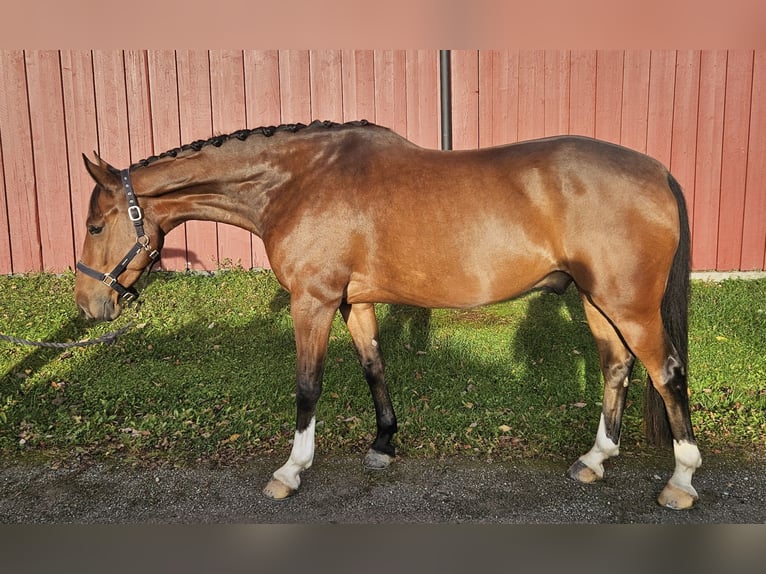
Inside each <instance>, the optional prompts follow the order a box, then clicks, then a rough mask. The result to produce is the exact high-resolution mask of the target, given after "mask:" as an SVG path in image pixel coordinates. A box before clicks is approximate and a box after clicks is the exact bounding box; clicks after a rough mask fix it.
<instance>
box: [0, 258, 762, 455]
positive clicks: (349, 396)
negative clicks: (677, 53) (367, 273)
mask: <svg viewBox="0 0 766 574" xmlns="http://www.w3.org/2000/svg"><path fill="white" fill-rule="evenodd" d="M73 283H74V277H73V275H71V274H67V275H64V276H53V275H32V276H24V277H0V332H2V333H5V334H13V335H16V336H20V337H25V338H30V339H43V340H59V341H60V340H74V339H80V338H83V337H95V336H98V335H101V334H103V333H105V332H108V331H111V330H113V329H115V328H117V327H119V326H121V325H124V324H126V323H127V322H128V321H130V320H134V321H135V322H136V323H137V324H138V327H136V328H135V329H133V330H131V331H129V332H128V333H126V334H125V335H123V336H122V337H121V338H120V339H119V340H118V341H117V342H116V343H114V344H112V345H98V346H93V347H88V348H76V349H71V350H66V351H63V350H55V349H53V350H51V349H33V348H30V347H21V346H14V345H11V344H9V343H5V342H0V377H1V378H0V455H2V456H4V457H6V458H8V457H22V458H24V457H38V456H44V457H47V458H52V459H54V460H62V459H64V458H68V457H71V456H76V455H89V456H90V455H94V456H101V457H120V458H127V459H129V460H133V461H137V462H138V461H155V462H156V461H159V462H162V461H171V462H178V463H180V462H189V461H194V460H203V461H229V462H230V461H238V460H246V459H247V458H248V457H253V456H258V455H261V454H265V453H270V452H273V451H277V452H280V453H284V454H285V456H286V455H287V453H288V451H289V441H290V439H292V436H293V427H294V416H295V407H294V392H293V387H294V380H293V378H294V362H295V348H294V343H293V334H292V322H291V318H290V314H289V299H288V297H287V295H286V293H284V291H282V290H281V289H280V287H279V286H278V284H277V283H276V281H275V279H274V278H273V276H272V275H271V274H270V273H267V272H244V271H224V272H220V273H218V274H216V275H213V276H206V275H183V274H164V273H155V274H152V275H151V278H150V280H149V282H148V284H147V285H146V286H145V287H144V289H143V294H142V300H143V302H144V303H143V305H142V306H141V308H140V309H139V310H138V311H137V312H136V311H135V310H132V309H131V310H128V311H127V312H126V313H125V316H124V317H121V318H120V319H119V320H118V321H116V322H115V323H114V324H98V325H96V324H91V323H88V322H86V321H84V320H83V319H80V318H78V315H77V312H76V310H75V308H74V304H73V302H72V289H73ZM378 319H379V323H380V329H381V344H382V346H383V351H384V354H385V357H386V363H387V375H388V382H389V387H390V389H391V395H392V399H393V402H394V406H395V408H396V412H397V415H398V418H399V426H400V432H399V433H398V435H397V446H398V447H399V452H400V453H402V454H405V455H406V456H410V457H415V456H439V455H453V454H458V453H464V454H468V455H471V456H477V455H479V456H493V457H517V456H521V457H534V456H548V455H553V456H567V457H570V458H571V457H576V456H578V455H579V454H581V453H582V452H584V451H585V450H587V449H588V448H589V447H590V445H591V444H592V441H593V437H594V434H595V430H596V426H597V422H598V416H599V413H600V409H601V403H600V401H601V380H600V373H599V370H598V357H597V355H596V352H595V347H594V345H593V342H592V339H591V336H590V332H589V331H588V328H587V325H586V324H585V322H584V321H585V320H584V315H583V311H582V307H581V305H580V303H579V299H578V297H577V294H576V292H575V290H574V289H570V290H569V291H568V292H567V293H566V294H565V295H564V296H562V297H558V296H555V295H544V294H541V293H537V294H532V295H529V296H526V297H524V298H521V299H519V300H515V301H511V302H508V303H503V304H499V305H493V306H489V307H484V308H480V309H472V310H467V311H452V310H434V311H426V310H421V309H414V308H408V307H393V306H388V305H380V306H378ZM764 349H766V280H757V281H747V282H745V281H726V282H723V283H720V284H713V283H710V284H705V283H700V282H695V283H694V285H693V297H692V310H691V325H690V359H691V366H690V370H691V378H690V386H691V391H692V399H691V402H692V409H693V413H692V416H693V422H694V425H695V430H696V432H697V435H698V438H699V440H700V442H701V445H702V448H703V451H704V450H708V451H710V450H712V451H715V452H730V451H737V452H758V453H764V452H766V439H764V436H766V418H765V417H766V357H765V356H764ZM643 385H644V381H643V374H642V373H641V371H640V369H637V370H636V371H635V372H634V376H633V384H632V385H631V388H630V390H629V396H628V398H629V402H628V406H627V408H626V414H625V420H624V427H623V436H622V445H623V447H624V448H626V449H642V448H643V447H644V443H643V438H642V428H641V405H642V395H643ZM317 420H318V424H317V447H318V449H320V452H322V453H332V452H338V453H341V452H342V453H349V452H358V453H359V454H360V455H361V453H363V452H364V451H365V450H366V448H367V447H368V445H369V443H370V442H371V441H372V438H373V432H374V428H375V423H374V410H373V407H372V402H371V399H370V397H369V393H368V390H367V387H366V384H365V382H364V379H363V377H362V376H361V371H360V368H359V365H358V363H357V360H356V356H355V354H354V351H353V348H352V345H351V342H350V338H349V336H348V333H347V332H346V330H345V327H344V326H343V324H342V322H341V321H340V319H339V318H338V319H336V321H335V324H334V325H333V330H332V335H331V339H330V348H329V356H328V360H327V367H326V371H325V381H324V392H323V395H322V398H321V400H320V403H319V407H318V416H317Z"/></svg>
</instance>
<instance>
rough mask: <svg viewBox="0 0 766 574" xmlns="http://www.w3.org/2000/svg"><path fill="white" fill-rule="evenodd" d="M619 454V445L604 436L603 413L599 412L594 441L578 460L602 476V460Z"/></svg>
mask: <svg viewBox="0 0 766 574" xmlns="http://www.w3.org/2000/svg"><path fill="white" fill-rule="evenodd" d="M618 454H620V445H619V443H618V444H615V443H614V442H612V439H610V438H609V437H608V436H606V423H605V422H604V413H601V419H600V420H599V423H598V432H596V442H595V444H594V445H593V448H591V449H590V450H589V451H588V452H587V453H585V454H584V455H582V456H581V457H580V460H581V461H582V462H583V463H584V464H585V465H586V466H587V467H588V468H590V469H591V470H592V471H593V472H595V473H596V474H597V475H598V477H599V478H603V477H604V464H603V463H604V461H605V460H606V459H608V458H611V457H613V456H617V455H618Z"/></svg>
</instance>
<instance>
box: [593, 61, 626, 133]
mask: <svg viewBox="0 0 766 574" xmlns="http://www.w3.org/2000/svg"><path fill="white" fill-rule="evenodd" d="M624 60H625V52H624V51H622V50H599V51H598V53H597V54H596V130H595V136H596V137H597V138H599V139H602V140H606V141H610V142H613V143H620V136H621V131H622V82H623V77H624Z"/></svg>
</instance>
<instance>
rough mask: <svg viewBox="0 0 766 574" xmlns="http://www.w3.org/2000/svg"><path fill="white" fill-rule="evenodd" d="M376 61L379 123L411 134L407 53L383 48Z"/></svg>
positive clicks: (376, 95)
mask: <svg viewBox="0 0 766 574" xmlns="http://www.w3.org/2000/svg"><path fill="white" fill-rule="evenodd" d="M374 60H375V62H374V63H375V122H376V123H378V124H380V125H382V126H386V127H387V128H390V129H391V130H393V131H395V132H396V133H398V134H399V135H402V136H406V135H407V54H406V53H405V52H404V51H403V50H381V51H376V52H375V54H374Z"/></svg>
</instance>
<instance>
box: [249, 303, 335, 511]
mask: <svg viewBox="0 0 766 574" xmlns="http://www.w3.org/2000/svg"><path fill="white" fill-rule="evenodd" d="M337 307H338V303H337V302H333V303H332V304H325V303H321V302H319V301H317V300H316V299H314V298H311V297H308V296H306V297H300V296H295V295H293V297H292V299H291V314H292V317H293V325H294V328H295V346H296V352H297V372H296V391H295V401H296V407H297V416H296V425H295V440H294V441H293V447H292V451H291V452H290V458H288V459H287V462H286V463H285V464H283V465H282V466H281V467H280V468H279V469H277V470H276V471H275V472H274V474H273V476H272V478H271V480H270V481H269V483H268V484H267V485H266V487H265V488H264V489H263V493H264V494H265V495H266V496H267V497H269V498H273V499H282V498H287V497H288V496H290V495H292V494H295V493H296V492H297V490H298V487H299V486H300V484H301V477H300V473H301V472H302V471H304V470H306V469H307V468H309V467H310V466H311V464H312V462H313V461H314V430H315V425H316V418H315V413H316V404H317V401H318V400H319V395H320V394H321V393H322V374H323V372H324V363H325V358H326V357H327V341H328V338H329V334H330V325H331V324H332V319H333V315H334V314H335V310H336V309H337Z"/></svg>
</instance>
